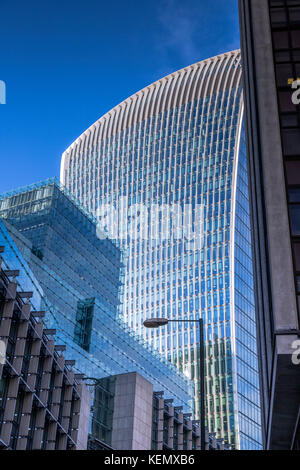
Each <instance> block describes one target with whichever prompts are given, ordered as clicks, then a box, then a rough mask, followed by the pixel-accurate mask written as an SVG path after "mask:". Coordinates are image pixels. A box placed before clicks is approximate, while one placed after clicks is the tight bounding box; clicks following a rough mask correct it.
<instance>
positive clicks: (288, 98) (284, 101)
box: [279, 90, 297, 113]
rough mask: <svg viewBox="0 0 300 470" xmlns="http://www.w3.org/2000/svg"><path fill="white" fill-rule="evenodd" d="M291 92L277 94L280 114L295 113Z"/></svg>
mask: <svg viewBox="0 0 300 470" xmlns="http://www.w3.org/2000/svg"><path fill="white" fill-rule="evenodd" d="M293 91H294V90H291V91H280V92H279V107H280V111H281V112H284V113H285V112H290V111H294V112H295V111H296V109H297V108H296V106H295V105H294V104H293V102H292V92H293Z"/></svg>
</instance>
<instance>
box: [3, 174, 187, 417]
mask: <svg viewBox="0 0 300 470" xmlns="http://www.w3.org/2000/svg"><path fill="white" fill-rule="evenodd" d="M0 216H1V218H2V219H0V244H1V245H3V246H5V260H6V261H7V263H8V266H9V269H20V277H19V278H18V281H19V283H20V288H22V289H23V290H24V291H33V292H34V296H33V298H32V305H33V308H34V309H35V310H38V311H39V310H43V311H45V313H46V315H45V318H44V321H45V324H46V327H47V328H54V329H56V337H55V338H56V342H57V343H59V344H66V345H67V351H66V358H67V359H73V360H75V361H76V366H75V368H76V370H77V372H79V373H82V374H84V375H85V376H86V377H92V378H96V379H100V378H103V377H107V376H110V375H116V374H120V373H125V372H135V371H137V372H139V373H140V374H141V375H142V376H144V377H145V378H146V379H148V380H149V381H150V382H151V383H152V384H153V386H154V390H156V391H160V390H164V391H165V393H166V395H167V396H168V397H169V398H170V397H174V398H175V400H176V402H178V404H183V406H184V408H185V410H186V411H191V409H192V399H191V397H192V392H191V388H192V387H191V383H190V382H189V380H188V379H187V378H186V377H184V375H183V374H180V373H179V371H178V370H177V369H176V368H175V367H174V366H172V365H171V364H169V363H168V362H167V361H166V360H162V359H163V358H161V356H160V355H159V354H158V353H157V352H153V351H150V349H149V347H148V345H147V344H146V343H144V342H143V341H142V340H141V339H140V338H139V337H137V335H135V334H134V332H133V331H130V329H129V328H128V327H127V326H126V325H125V324H124V322H122V321H121V320H120V319H119V317H118V314H117V313H118V305H119V290H120V286H121V283H120V273H121V271H122V263H121V254H120V250H119V249H118V248H117V247H116V246H115V244H114V243H113V242H112V241H111V240H109V239H107V238H104V239H102V240H99V239H98V238H97V236H96V224H95V222H94V220H93V218H92V217H91V216H90V215H89V214H87V213H86V211H84V209H83V208H81V207H79V206H78V204H77V203H76V201H74V200H73V199H72V198H71V197H70V196H69V195H68V194H67V192H66V190H65V189H64V188H62V187H61V185H60V183H59V181H57V180H56V179H53V180H46V181H44V182H41V183H39V184H35V185H31V186H28V187H25V188H21V189H19V190H17V191H14V192H12V193H7V194H4V195H2V196H1V197H0Z"/></svg>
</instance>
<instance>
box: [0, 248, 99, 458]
mask: <svg viewBox="0 0 300 470" xmlns="http://www.w3.org/2000/svg"><path fill="white" fill-rule="evenodd" d="M3 252H4V247H3V246H0V253H3ZM4 256H5V253H4ZM18 275H19V272H18V271H16V270H10V269H6V268H5V269H4V266H3V260H2V258H0V343H1V345H2V346H3V348H2V352H3V356H2V360H1V361H0V449H10V450H39V449H42V450H54V449H57V450H67V449H77V450H83V449H86V447H87V440H88V431H89V414H90V400H91V396H90V393H89V390H88V388H87V387H86V385H85V384H84V383H82V382H81V381H79V380H77V378H76V375H74V371H73V370H72V367H71V363H70V361H67V360H66V359H65V358H64V356H63V354H62V351H64V350H65V346H62V345H59V344H56V343H55V341H54V339H53V335H54V334H55V330H48V329H44V327H43V323H42V317H43V315H44V312H37V311H33V310H32V308H31V305H30V303H29V299H30V298H31V297H32V295H33V293H32V292H24V291H22V290H20V288H19V286H18V285H17V280H16V278H17V277H18Z"/></svg>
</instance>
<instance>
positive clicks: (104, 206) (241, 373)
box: [61, 51, 261, 449]
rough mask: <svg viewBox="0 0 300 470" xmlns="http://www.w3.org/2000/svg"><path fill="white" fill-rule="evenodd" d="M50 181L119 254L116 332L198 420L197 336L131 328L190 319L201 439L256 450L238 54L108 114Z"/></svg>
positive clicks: (187, 328) (185, 328)
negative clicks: (167, 379) (172, 373)
mask: <svg viewBox="0 0 300 470" xmlns="http://www.w3.org/2000/svg"><path fill="white" fill-rule="evenodd" d="M61 181H62V183H63V184H64V185H66V187H67V188H68V190H69V191H70V192H71V193H72V194H74V195H75V196H76V198H78V199H79V200H80V201H81V203H82V204H83V205H84V206H85V207H86V208H87V210H89V211H90V212H91V213H93V214H94V215H95V216H99V226H100V227H102V228H103V229H105V230H107V231H108V232H109V233H110V235H111V236H112V237H115V238H117V239H118V240H119V243H120V245H121V246H122V248H123V249H124V250H126V253H127V262H126V266H125V285H124V313H123V314H124V320H125V322H127V323H128V325H129V326H130V327H131V328H132V329H134V330H135V331H137V332H138V333H139V334H140V335H142V336H143V337H144V338H145V339H146V340H147V342H148V343H149V344H150V345H152V347H153V348H155V349H157V350H159V351H160V352H161V354H162V355H163V356H164V357H166V358H167V359H168V360H169V361H171V362H172V363H174V364H175V365H176V366H177V367H178V368H179V369H181V370H182V371H183V372H184V373H185V374H186V375H187V376H188V377H190V378H191V379H192V380H193V381H194V386H195V393H194V397H195V411H196V416H199V413H200V409H199V404H200V400H199V390H200V388H199V387H200V385H199V367H198V366H199V362H198V354H199V331H198V326H197V324H193V323H188V322H183V323H169V324H168V326H166V327H164V328H162V329H158V330H155V331H154V330H152V331H150V330H147V331H146V330H145V329H144V328H143V321H144V320H145V319H147V318H152V317H167V318H169V319H181V320H187V319H198V318H199V317H202V318H203V319H204V323H205V346H206V358H205V381H206V409H205V412H206V419H207V425H208V428H209V431H211V432H213V431H215V430H217V431H218V434H219V436H220V437H224V438H225V440H226V441H227V442H229V443H231V444H232V445H233V446H236V447H237V448H241V449H257V448H260V447H261V432H260V404H259V382H258V366H257V350H256V329H255V311H254V303H253V279H252V276H253V274H252V261H251V236H250V231H249V207H248V205H249V204H248V199H249V198H248V188H247V168H246V159H245V142H244V130H243V95H242V88H241V63H240V53H239V51H234V52H230V53H227V54H223V55H220V56H217V57H214V58H212V59H208V60H205V61H203V62H199V63H197V64H193V65H191V66H189V67H185V68H184V69H182V70H180V71H178V72H175V73H172V74H171V75H168V76H167V77H164V78H162V79H161V80H159V81H157V82H155V83H153V84H152V85H150V86H148V87H146V88H144V89H143V90H141V91H139V92H138V93H136V94H135V95H133V96H131V97H130V98H128V99H127V100H125V101H124V102H122V103H121V104H120V105H118V106H116V107H115V108H114V109H112V110H111V111H109V112H108V113H107V114H106V115H104V116H103V117H101V118H100V119H99V121H97V122H96V123H95V124H94V125H92V126H91V127H90V128H89V129H88V130H87V131H85V132H84V133H83V134H82V135H81V136H80V137H79V138H78V139H77V140H76V141H75V142H74V143H73V144H72V145H71V146H70V147H69V148H68V149H67V150H66V151H65V152H64V154H63V156H62V164H61ZM153 218H154V220H155V221H154V222H153ZM153 234H156V235H157V236H153ZM190 234H193V235H194V237H190ZM199 240H200V243H199Z"/></svg>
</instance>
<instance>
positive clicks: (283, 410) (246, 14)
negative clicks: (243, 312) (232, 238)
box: [239, 0, 300, 450]
mask: <svg viewBox="0 0 300 470" xmlns="http://www.w3.org/2000/svg"><path fill="white" fill-rule="evenodd" d="M239 7H240V24H241V44H242V55H243V63H244V72H245V73H244V84H245V87H244V89H245V106H246V117H247V119H246V122H247V126H246V127H247V137H248V139H247V140H248V158H249V170H250V171H249V178H250V188H251V190H250V193H251V222H252V227H253V234H254V236H253V245H254V253H255V256H254V266H255V285H256V289H255V291H256V306H257V308H256V311H257V324H258V339H259V343H258V344H259V352H260V354H259V356H260V370H261V374H260V375H261V390H262V392H263V393H262V412H263V413H262V416H263V430H264V432H263V436H264V439H263V440H264V445H265V447H266V448H267V449H277V450H278V449H291V448H295V449H299V448H300V414H299V406H300V399H299V397H300V366H299V360H298V359H299V344H300V343H299V335H300V331H299V329H300V113H299V104H300V99H299V86H300V78H299V77H300V29H299V27H300V1H299V0H270V1H269V0H240V1H239ZM297 348H298V350H297Z"/></svg>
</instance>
